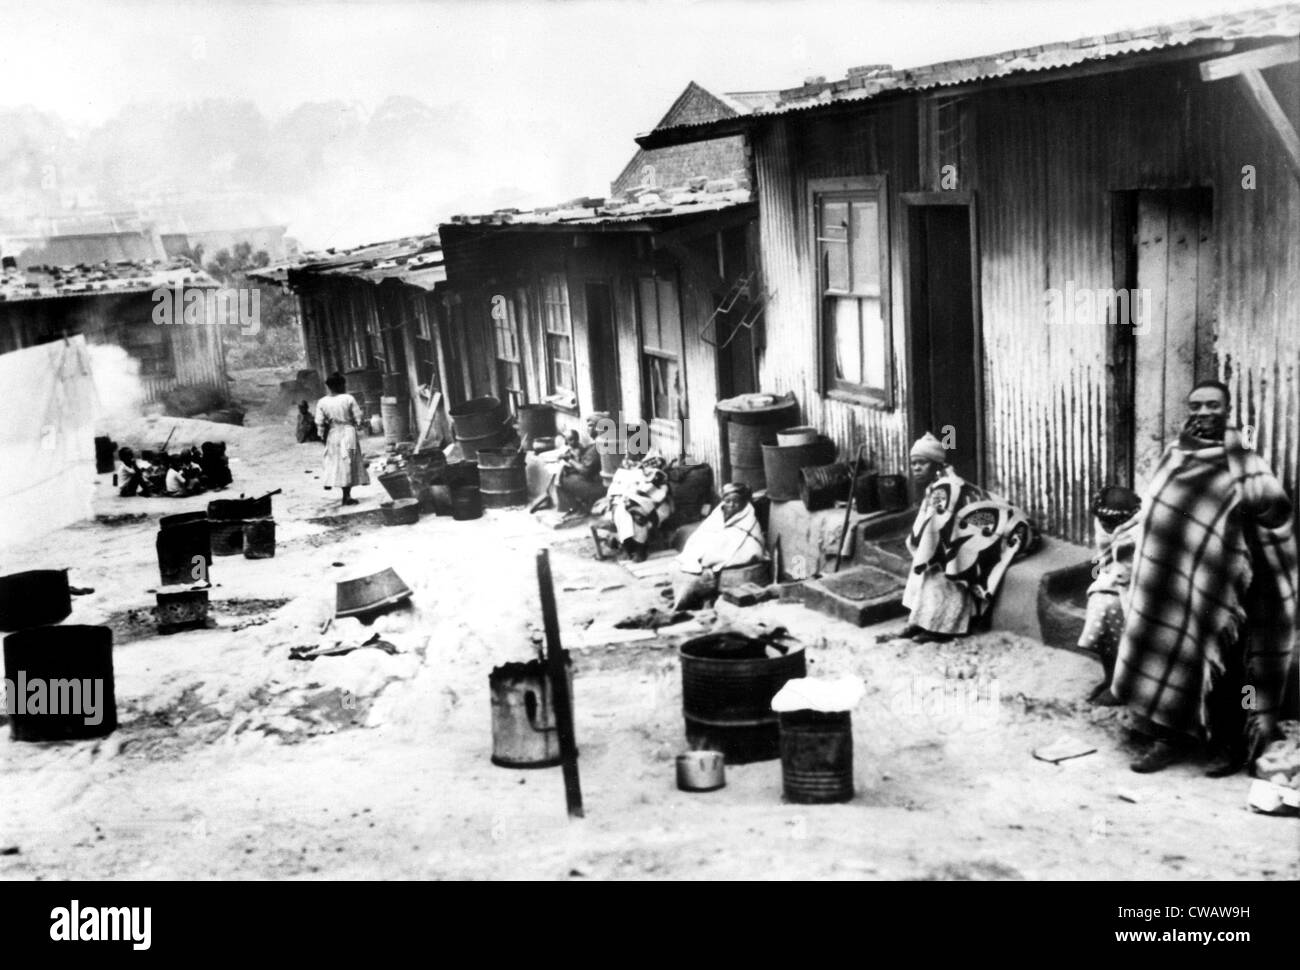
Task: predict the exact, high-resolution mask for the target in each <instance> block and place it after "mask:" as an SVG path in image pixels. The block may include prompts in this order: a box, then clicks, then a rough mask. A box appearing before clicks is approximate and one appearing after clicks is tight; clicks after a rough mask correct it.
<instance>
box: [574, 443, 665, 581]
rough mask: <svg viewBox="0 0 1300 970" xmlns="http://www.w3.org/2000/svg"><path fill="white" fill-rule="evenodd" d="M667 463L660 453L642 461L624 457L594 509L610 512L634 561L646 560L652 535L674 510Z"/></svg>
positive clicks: (613, 522) (619, 543)
mask: <svg viewBox="0 0 1300 970" xmlns="http://www.w3.org/2000/svg"><path fill="white" fill-rule="evenodd" d="M666 467H667V463H666V462H665V461H664V460H663V458H661V457H659V456H658V455H650V456H649V457H646V458H643V459H641V460H640V461H637V460H636V459H633V458H625V459H624V460H623V467H622V468H620V469H619V470H618V471H616V472H615V473H614V479H613V481H611V482H610V483H609V491H608V492H607V493H606V494H605V497H604V498H603V499H602V500H601V501H600V502H598V503H597V504H596V506H595V507H594V509H593V511H600V512H604V513H605V514H606V515H608V516H609V521H610V523H611V524H612V525H613V527H614V532H615V535H616V537H617V542H618V545H619V546H620V547H621V548H622V549H623V551H624V552H625V553H626V554H627V555H628V557H629V558H631V559H632V560H633V561H635V562H645V558H646V546H647V545H648V544H649V542H650V539H651V538H652V537H653V535H654V534H655V531H656V530H657V529H658V528H659V526H661V525H662V524H663V523H664V521H665V520H666V519H667V518H668V517H669V516H670V515H672V514H673V500H672V493H671V492H670V490H669V488H668V473H667V471H666Z"/></svg>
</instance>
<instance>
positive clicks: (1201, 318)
mask: <svg viewBox="0 0 1300 970" xmlns="http://www.w3.org/2000/svg"><path fill="white" fill-rule="evenodd" d="M1197 216H1198V218H1197V229H1198V234H1197V250H1196V380H1198V381H1199V380H1204V379H1205V378H1208V377H1218V376H1219V369H1218V367H1217V366H1216V362H1215V355H1214V346H1215V342H1216V341H1217V339H1218V313H1217V307H1218V299H1217V298H1218V260H1217V259H1216V251H1215V239H1214V225H1213V222H1214V213H1213V212H1212V211H1211V209H1210V206H1209V205H1202V206H1200V208H1199V209H1198V212H1197Z"/></svg>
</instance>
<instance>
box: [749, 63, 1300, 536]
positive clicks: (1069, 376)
mask: <svg viewBox="0 0 1300 970" xmlns="http://www.w3.org/2000/svg"><path fill="white" fill-rule="evenodd" d="M1269 74H1270V79H1271V80H1272V81H1273V83H1274V84H1275V86H1276V89H1277V91H1278V94H1279V99H1280V100H1281V101H1282V103H1283V104H1288V103H1289V104H1292V105H1294V104H1296V103H1297V101H1298V100H1300V98H1297V90H1298V89H1300V82H1298V80H1297V75H1298V74H1300V71H1297V70H1296V69H1295V68H1294V67H1288V68H1286V69H1283V70H1272V71H1270V72H1269ZM1288 98H1289V101H1288ZM961 110H962V111H963V112H965V113H966V117H963V118H962V128H961V130H962V131H963V132H964V133H970V134H969V136H968V137H967V140H966V144H964V145H963V152H962V153H963V158H962V161H961V164H960V165H959V172H960V176H961V177H960V181H959V185H958V188H960V189H963V190H971V191H973V193H974V199H975V210H976V211H975V218H976V223H977V227H978V247H979V252H978V257H979V260H980V287H981V312H982V317H983V319H982V337H983V344H984V413H985V415H986V422H985V442H984V444H985V453H986V469H985V471H986V476H987V485H988V486H989V487H990V488H992V489H994V490H995V491H998V492H1000V493H1002V494H1004V495H1006V496H1007V497H1008V498H1010V499H1011V500H1012V501H1014V502H1017V503H1018V504H1020V505H1022V506H1023V507H1024V508H1025V509H1026V510H1027V511H1028V512H1029V513H1030V514H1031V515H1032V516H1033V517H1034V518H1035V519H1036V520H1037V521H1038V522H1039V523H1040V524H1041V525H1042V527H1043V528H1044V529H1045V530H1046V531H1047V532H1049V533H1050V534H1053V535H1055V536H1058V537H1061V538H1066V539H1071V540H1074V541H1079V542H1086V541H1088V539H1089V538H1090V533H1091V523H1090V520H1089V515H1088V511H1087V506H1088V501H1089V498H1090V496H1091V495H1092V494H1093V492H1094V491H1095V490H1096V489H1097V488H1099V487H1100V486H1101V485H1102V484H1105V483H1107V482H1109V481H1114V480H1115V478H1116V469H1115V468H1113V467H1111V463H1112V460H1113V459H1112V448H1111V445H1112V442H1111V440H1110V436H1111V435H1112V433H1113V429H1112V427H1111V421H1110V418H1109V414H1110V413H1111V408H1112V406H1118V407H1120V408H1121V409H1122V408H1123V407H1124V405H1125V402H1122V401H1114V400H1113V399H1112V398H1113V393H1114V391H1113V382H1112V373H1111V362H1112V361H1111V342H1112V337H1113V333H1112V332H1111V331H1110V328H1109V327H1106V326H1065V327H1057V326H1049V325H1048V323H1047V317H1048V314H1047V290H1048V289H1049V288H1052V287H1057V288H1064V286H1065V284H1066V283H1067V282H1069V281H1072V282H1073V283H1074V284H1075V286H1076V287H1095V288H1100V289H1107V288H1110V287H1113V286H1116V285H1119V283H1118V281H1116V279H1115V273H1114V270H1113V266H1112V253H1111V246H1112V243H1111V233H1112V215H1111V211H1112V200H1113V193H1115V192H1120V191H1131V190H1139V189H1174V188H1183V187H1192V186H1197V185H1203V186H1210V187H1211V188H1212V191H1213V197H1214V229H1213V235H1214V239H1215V244H1216V247H1217V253H1216V257H1215V264H1214V265H1215V266H1216V268H1217V273H1216V275H1217V300H1216V304H1215V305H1216V306H1217V344H1216V351H1217V360H1218V365H1219V369H1220V373H1221V375H1222V376H1224V377H1226V378H1227V379H1228V380H1229V383H1230V385H1231V386H1232V388H1233V391H1234V395H1235V401H1236V402H1237V405H1238V407H1237V413H1238V415H1239V417H1240V420H1241V421H1242V422H1243V423H1248V424H1253V425H1255V426H1257V429H1258V430H1257V434H1256V442H1257V443H1256V447H1257V448H1258V450H1259V451H1260V452H1261V454H1262V455H1263V456H1264V458H1266V459H1267V460H1268V461H1269V462H1270V463H1271V464H1273V466H1274V467H1275V468H1276V469H1277V471H1278V472H1279V474H1280V475H1281V476H1282V477H1283V479H1284V481H1285V483H1286V485H1287V487H1288V489H1289V490H1290V491H1291V492H1292V493H1293V494H1294V493H1295V491H1296V487H1297V460H1298V458H1300V455H1298V452H1300V412H1298V410H1297V408H1298V405H1300V388H1298V387H1297V382H1298V380H1300V292H1298V287H1300V246H1298V241H1300V188H1298V187H1297V182H1296V179H1295V178H1294V176H1293V175H1292V174H1291V173H1290V170H1289V169H1288V168H1287V166H1286V164H1285V162H1284V159H1283V158H1282V156H1281V154H1280V152H1279V151H1278V150H1277V148H1276V147H1275V145H1274V142H1273V140H1272V138H1271V137H1270V135H1269V133H1267V132H1265V131H1264V130H1263V129H1262V127H1261V126H1260V124H1259V123H1258V121H1257V120H1256V118H1255V115H1254V114H1253V112H1251V110H1250V108H1249V106H1248V105H1247V103H1246V102H1245V100H1244V99H1243V96H1242V94H1241V92H1240V91H1239V89H1238V88H1237V87H1236V84H1235V82H1233V81H1222V82H1214V83H1213V84H1204V83H1202V82H1201V81H1200V80H1199V77H1198V75H1197V73H1196V66H1195V65H1194V64H1182V65H1172V66H1167V67H1163V68H1155V69H1150V70H1144V71H1141V72H1129V73H1126V74H1116V75H1107V76H1103V77H1098V78H1093V79H1086V80H1079V81H1064V82H1056V83H1052V84H1048V85H1040V86H1034V87H1023V88H1011V89H1006V90H1001V91H990V92H983V93H976V94H972V95H969V96H968V97H967V98H965V99H964V101H963V102H962V105H961ZM933 115H934V113H933V112H926V111H918V110H917V108H916V104H915V102H909V103H908V107H907V108H906V109H904V108H902V107H897V108H889V109H881V108H879V107H877V108H876V109H873V110H864V111H862V112H860V113H855V114H852V115H847V116H840V117H832V118H828V117H820V118H819V117H816V116H813V117H806V116H799V115H792V116H788V117H786V118H780V119H774V120H773V121H772V122H770V123H769V124H768V125H766V126H765V127H764V128H763V129H762V130H761V131H760V132H759V133H758V134H757V135H756V137H755V141H754V149H755V151H754V155H755V164H756V169H757V175H758V188H759V195H760V220H761V231H762V249H763V265H764V273H765V276H766V280H765V283H766V285H767V287H768V289H769V290H776V291H778V296H777V298H776V299H775V300H774V301H773V303H772V305H771V306H770V307H769V310H768V314H767V350H766V354H765V356H764V358H763V361H762V368H761V374H762V382H763V387H764V389H765V390H773V391H785V390H793V391H795V393H796V394H797V395H798V396H799V399H800V402H801V403H802V405H803V407H804V410H805V412H806V414H807V417H808V419H809V420H810V421H812V422H813V423H815V424H818V425H819V426H820V427H821V428H822V429H823V430H824V431H826V432H827V433H828V434H830V435H832V436H833V437H834V438H835V439H836V441H837V442H838V443H839V444H840V446H841V448H843V449H848V448H850V447H852V446H853V445H854V444H856V443H859V442H865V443H866V444H867V445H868V446H869V447H870V448H871V449H872V451H873V453H874V456H875V457H876V460H877V464H878V465H880V466H883V467H887V468H901V467H902V465H903V462H904V460H905V451H906V448H907V444H908V442H907V438H908V429H907V419H906V401H907V399H906V394H907V386H906V367H905V363H906V362H905V360H904V359H903V356H904V354H903V348H904V347H905V343H904V339H903V338H904V336H905V327H906V325H907V321H906V319H905V310H906V306H905V301H904V299H903V294H904V293H905V289H904V286H903V283H904V281H903V280H902V279H901V278H900V275H901V274H900V270H899V264H900V262H901V260H900V259H899V258H898V257H899V256H900V255H901V254H902V252H903V251H904V247H905V245H906V242H907V240H906V238H905V226H904V219H903V218H902V214H903V213H902V207H901V206H900V205H898V204H893V205H892V206H891V212H890V220H891V240H892V248H893V254H894V258H893V260H892V267H893V268H892V270H891V276H892V278H893V294H894V296H893V300H892V322H893V335H894V357H895V361H894V363H895V367H896V372H897V373H898V375H899V377H900V380H899V383H898V389H899V395H898V397H897V400H896V406H895V408H894V410H892V411H879V410H874V409H871V408H868V407H865V406H860V405H851V404H844V403H842V402H839V401H832V400H826V399H824V398H822V397H821V396H820V395H819V394H818V393H817V391H816V380H817V361H816V328H815V319H816V318H815V311H816V305H815V300H816V296H815V280H814V277H813V273H814V270H815V264H814V262H813V259H812V254H811V252H810V238H811V228H810V217H809V213H808V211H807V209H808V205H807V201H806V194H807V179H809V178H817V177H824V176H861V175H872V174H884V175H886V176H887V177H888V179H889V182H888V188H889V191H890V195H891V197H892V198H893V200H894V201H895V203H896V202H897V194H898V193H899V192H903V191H909V190H912V189H914V188H915V187H916V186H915V184H914V182H915V180H916V179H917V174H918V170H920V172H921V176H922V178H923V179H924V181H925V182H926V187H927V188H928V187H929V186H930V183H932V179H931V178H930V177H929V174H928V173H927V170H926V168H925V166H924V165H922V164H921V162H922V159H920V158H919V156H918V150H919V149H918V138H917V130H916V126H915V124H913V125H912V126H911V128H910V129H909V125H908V123H907V122H908V119H912V120H913V121H915V120H916V119H918V118H919V119H925V118H926V117H928V116H929V117H932V116H933ZM937 140H938V139H937V136H936V135H935V133H930V137H929V138H927V139H923V140H922V141H925V142H926V143H928V144H934V143H935V142H936V141H937ZM971 142H973V144H971ZM930 155H932V153H930V154H929V155H927V159H926V160H925V161H926V163H927V164H929V162H930V161H931V158H930ZM1243 165H1254V166H1255V174H1256V188H1254V189H1253V190H1249V189H1244V188H1243V187H1242V178H1243V175H1242V166H1243ZM1137 339H1141V337H1140V336H1139V337H1138V338H1137Z"/></svg>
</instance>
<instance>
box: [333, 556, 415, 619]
mask: <svg viewBox="0 0 1300 970" xmlns="http://www.w3.org/2000/svg"><path fill="white" fill-rule="evenodd" d="M411 595H412V594H411V587H409V586H407V585H406V583H405V582H404V581H403V580H402V577H401V576H399V575H397V572H396V571H395V570H394V569H393V568H392V567H391V566H389V567H388V568H387V569H381V570H380V571H379V572H377V573H371V574H370V575H369V576H359V577H357V578H356V579H341V580H339V582H338V583H337V585H336V586H335V591H334V597H335V598H334V615H335V616H363V615H365V614H366V613H371V612H373V611H375V610H378V609H381V608H383V607H385V606H393V605H395V604H397V603H400V602H402V601H403V600H408V599H410V598H411Z"/></svg>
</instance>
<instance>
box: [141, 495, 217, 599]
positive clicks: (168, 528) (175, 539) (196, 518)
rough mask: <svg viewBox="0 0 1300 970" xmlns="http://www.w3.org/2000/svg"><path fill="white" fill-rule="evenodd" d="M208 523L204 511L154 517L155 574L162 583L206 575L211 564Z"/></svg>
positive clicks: (188, 580) (200, 579)
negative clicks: (156, 560) (156, 561)
mask: <svg viewBox="0 0 1300 970" xmlns="http://www.w3.org/2000/svg"><path fill="white" fill-rule="evenodd" d="M211 525H212V523H211V522H210V521H209V520H208V516H207V513H206V512H183V513H181V514H180V515H164V516H163V517H162V518H161V519H159V520H158V526H159V528H158V538H157V540H156V541H155V547H156V548H157V550H158V576H159V579H160V580H161V582H162V584H163V585H164V586H167V585H170V584H172V583H195V582H201V581H203V580H206V579H207V578H208V571H209V570H210V569H211V567H212V538H211V531H210V530H211ZM200 560H201V561H202V565H201V566H200ZM196 573H197V575H196Z"/></svg>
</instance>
